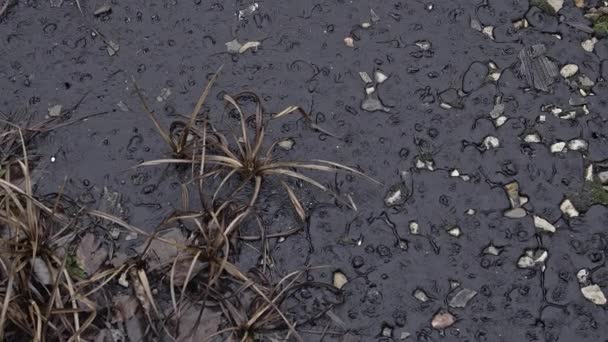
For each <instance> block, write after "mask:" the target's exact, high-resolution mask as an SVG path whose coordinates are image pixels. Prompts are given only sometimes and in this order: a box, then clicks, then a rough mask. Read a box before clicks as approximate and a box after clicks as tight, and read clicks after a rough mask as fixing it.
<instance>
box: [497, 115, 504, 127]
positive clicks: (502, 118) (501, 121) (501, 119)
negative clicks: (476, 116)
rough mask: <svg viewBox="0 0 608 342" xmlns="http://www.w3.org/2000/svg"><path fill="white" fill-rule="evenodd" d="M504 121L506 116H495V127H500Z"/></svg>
mask: <svg viewBox="0 0 608 342" xmlns="http://www.w3.org/2000/svg"><path fill="white" fill-rule="evenodd" d="M505 122H507V117H506V116H499V117H498V118H496V121H495V123H496V127H500V126H502V125H504V124H505Z"/></svg>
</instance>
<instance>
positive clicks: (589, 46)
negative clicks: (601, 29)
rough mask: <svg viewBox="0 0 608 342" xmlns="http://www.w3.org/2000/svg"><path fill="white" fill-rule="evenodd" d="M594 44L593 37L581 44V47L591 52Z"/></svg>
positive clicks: (594, 39)
mask: <svg viewBox="0 0 608 342" xmlns="http://www.w3.org/2000/svg"><path fill="white" fill-rule="evenodd" d="M595 43H597V38H595V37H593V38H591V39H587V40H584V41H583V42H582V43H581V47H582V48H583V50H585V51H587V52H593V49H594V48H595Z"/></svg>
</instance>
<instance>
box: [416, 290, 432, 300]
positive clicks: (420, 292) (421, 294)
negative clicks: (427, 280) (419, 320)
mask: <svg viewBox="0 0 608 342" xmlns="http://www.w3.org/2000/svg"><path fill="white" fill-rule="evenodd" d="M414 298H416V299H418V300H419V301H421V302H423V303H424V302H428V301H429V296H427V294H426V292H424V291H423V290H422V289H416V290H415V291H414Z"/></svg>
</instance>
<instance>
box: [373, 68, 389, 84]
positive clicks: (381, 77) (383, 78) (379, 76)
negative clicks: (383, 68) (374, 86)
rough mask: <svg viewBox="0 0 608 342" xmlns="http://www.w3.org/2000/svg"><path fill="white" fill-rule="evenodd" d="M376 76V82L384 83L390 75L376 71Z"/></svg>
mask: <svg viewBox="0 0 608 342" xmlns="http://www.w3.org/2000/svg"><path fill="white" fill-rule="evenodd" d="M374 78H375V79H376V82H378V83H382V82H384V81H386V80H387V79H388V76H386V75H385V74H383V73H382V72H380V71H376V72H375V73H374Z"/></svg>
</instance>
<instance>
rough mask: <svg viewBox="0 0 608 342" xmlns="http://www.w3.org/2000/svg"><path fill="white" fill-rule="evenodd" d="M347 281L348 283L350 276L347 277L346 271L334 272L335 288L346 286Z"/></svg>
mask: <svg viewBox="0 0 608 342" xmlns="http://www.w3.org/2000/svg"><path fill="white" fill-rule="evenodd" d="M346 283H348V278H346V275H344V273H342V272H340V271H336V272H334V287H335V288H337V289H341V288H342V287H344V285H346Z"/></svg>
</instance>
